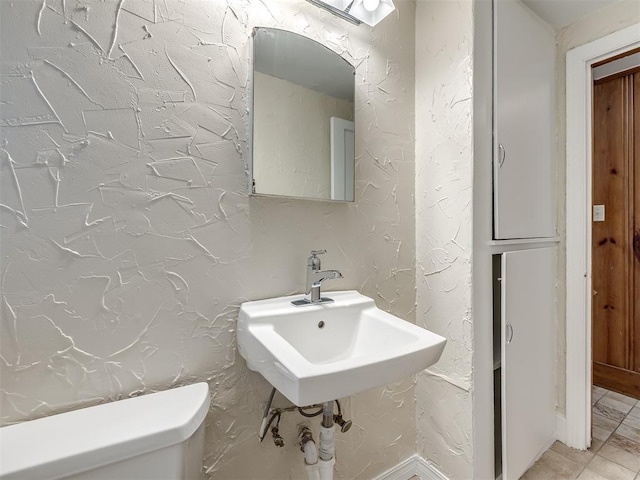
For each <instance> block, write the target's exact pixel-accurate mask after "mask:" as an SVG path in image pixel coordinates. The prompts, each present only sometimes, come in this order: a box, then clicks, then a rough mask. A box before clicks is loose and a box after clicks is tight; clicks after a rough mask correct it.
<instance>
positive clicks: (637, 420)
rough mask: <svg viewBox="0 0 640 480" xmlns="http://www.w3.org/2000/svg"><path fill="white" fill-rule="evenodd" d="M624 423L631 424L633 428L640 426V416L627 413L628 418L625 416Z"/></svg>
mask: <svg viewBox="0 0 640 480" xmlns="http://www.w3.org/2000/svg"><path fill="white" fill-rule="evenodd" d="M622 424H623V425H629V426H630V427H633V428H640V417H634V416H633V415H627V418H625V419H624V420H623V421H622Z"/></svg>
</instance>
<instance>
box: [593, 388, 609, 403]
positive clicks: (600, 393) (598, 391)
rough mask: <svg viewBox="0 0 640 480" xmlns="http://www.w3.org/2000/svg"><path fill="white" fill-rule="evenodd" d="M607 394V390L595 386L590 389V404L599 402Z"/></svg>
mask: <svg viewBox="0 0 640 480" xmlns="http://www.w3.org/2000/svg"><path fill="white" fill-rule="evenodd" d="M607 392H608V390H606V389H604V388H602V387H596V386H595V385H594V386H593V387H591V404H592V405H593V404H594V403H596V402H597V401H598V400H600V399H601V398H602V397H604V395H605V394H606V393H607Z"/></svg>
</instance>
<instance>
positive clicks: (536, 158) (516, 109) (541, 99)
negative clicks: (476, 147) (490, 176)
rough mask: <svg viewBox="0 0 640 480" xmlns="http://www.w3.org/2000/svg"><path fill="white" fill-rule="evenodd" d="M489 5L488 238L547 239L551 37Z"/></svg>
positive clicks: (551, 210) (516, 11) (500, 5)
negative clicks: (491, 106) (491, 35)
mask: <svg viewBox="0 0 640 480" xmlns="http://www.w3.org/2000/svg"><path fill="white" fill-rule="evenodd" d="M549 28H550V27H548V25H546V24H544V23H543V22H542V21H541V20H540V19H538V18H537V17H536V16H534V14H533V13H531V12H530V11H529V10H528V9H527V8H526V7H525V6H524V5H523V4H522V3H521V2H520V1H519V0H494V35H495V38H494V69H495V71H494V119H495V125H494V131H495V133H494V142H495V144H494V165H493V169H494V237H495V238H496V239H511V238H536V237H554V236H555V230H556V220H555V194H554V192H555V184H554V176H555V161H554V147H553V146H554V138H555V121H556V118H555V107H554V104H555V88H554V86H555V82H556V78H555V58H556V50H555V34H554V33H553V32H552V31H551V30H549Z"/></svg>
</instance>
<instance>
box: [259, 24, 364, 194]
mask: <svg viewBox="0 0 640 480" xmlns="http://www.w3.org/2000/svg"><path fill="white" fill-rule="evenodd" d="M253 52H254V55H253V111H252V116H253V138H252V140H253V145H252V153H253V155H252V165H251V167H252V168H251V170H252V171H251V173H252V176H253V179H252V180H253V193H254V194H257V195H277V196H285V197H296V198H309V199H323V200H338V201H353V199H354V167H355V129H354V85H355V69H354V67H353V66H352V65H351V64H349V62H347V61H346V60H345V59H343V58H342V57H341V56H340V55H338V54H337V53H335V52H333V51H332V50H330V49H328V48H326V47H325V46H324V45H322V44H320V43H318V42H315V41H313V40H311V39H309V38H307V37H303V36H301V35H298V34H295V33H292V32H287V31H285V30H279V29H275V28H265V27H258V28H256V29H255V30H254V37H253Z"/></svg>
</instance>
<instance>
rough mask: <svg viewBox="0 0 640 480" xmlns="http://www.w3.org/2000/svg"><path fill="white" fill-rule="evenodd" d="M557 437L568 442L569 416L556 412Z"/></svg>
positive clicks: (563, 441) (565, 442)
mask: <svg viewBox="0 0 640 480" xmlns="http://www.w3.org/2000/svg"><path fill="white" fill-rule="evenodd" d="M556 439H557V440H559V441H561V442H562V443H564V444H565V445H566V444H567V417H566V416H565V415H564V414H562V413H559V412H556Z"/></svg>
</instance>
